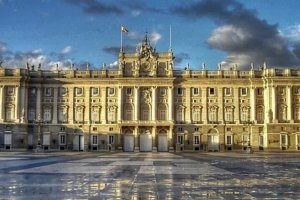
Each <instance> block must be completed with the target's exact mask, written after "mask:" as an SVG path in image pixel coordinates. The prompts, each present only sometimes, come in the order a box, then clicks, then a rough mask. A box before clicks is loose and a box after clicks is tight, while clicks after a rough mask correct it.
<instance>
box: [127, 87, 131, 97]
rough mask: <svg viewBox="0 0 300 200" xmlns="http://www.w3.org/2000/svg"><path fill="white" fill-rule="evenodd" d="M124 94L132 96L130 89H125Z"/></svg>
mask: <svg viewBox="0 0 300 200" xmlns="http://www.w3.org/2000/svg"><path fill="white" fill-rule="evenodd" d="M126 94H127V95H128V96H130V95H132V89H131V88H126Z"/></svg>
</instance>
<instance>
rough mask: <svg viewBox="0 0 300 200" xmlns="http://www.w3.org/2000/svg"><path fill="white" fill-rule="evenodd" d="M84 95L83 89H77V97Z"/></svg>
mask: <svg viewBox="0 0 300 200" xmlns="http://www.w3.org/2000/svg"><path fill="white" fill-rule="evenodd" d="M82 95H83V89H82V88H76V96H82Z"/></svg>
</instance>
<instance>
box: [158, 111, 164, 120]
mask: <svg viewBox="0 0 300 200" xmlns="http://www.w3.org/2000/svg"><path fill="white" fill-rule="evenodd" d="M158 120H166V110H159V111H158Z"/></svg>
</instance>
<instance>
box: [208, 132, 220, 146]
mask: <svg viewBox="0 0 300 200" xmlns="http://www.w3.org/2000/svg"><path fill="white" fill-rule="evenodd" d="M207 150H208V151H219V132H218V130H217V129H215V128H212V129H210V130H209V131H208V133H207Z"/></svg>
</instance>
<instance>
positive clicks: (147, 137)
mask: <svg viewBox="0 0 300 200" xmlns="http://www.w3.org/2000/svg"><path fill="white" fill-rule="evenodd" d="M140 151H145V152H147V151H148V152H149V151H152V135H151V133H150V131H149V130H143V131H142V132H141V134H140Z"/></svg>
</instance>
